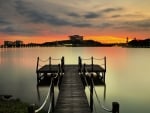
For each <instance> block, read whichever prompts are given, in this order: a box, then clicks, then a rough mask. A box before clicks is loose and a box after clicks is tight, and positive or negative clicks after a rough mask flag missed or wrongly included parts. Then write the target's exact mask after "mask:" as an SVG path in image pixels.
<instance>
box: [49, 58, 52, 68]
mask: <svg viewBox="0 0 150 113" xmlns="http://www.w3.org/2000/svg"><path fill="white" fill-rule="evenodd" d="M51 59H52V58H51V57H49V68H50V67H51V63H52V62H51Z"/></svg>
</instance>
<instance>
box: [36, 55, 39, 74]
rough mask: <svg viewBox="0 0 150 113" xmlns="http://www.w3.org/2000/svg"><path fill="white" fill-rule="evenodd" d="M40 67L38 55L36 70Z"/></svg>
mask: <svg viewBox="0 0 150 113" xmlns="http://www.w3.org/2000/svg"><path fill="white" fill-rule="evenodd" d="M38 68H39V57H37V65H36V72H37V71H38Z"/></svg>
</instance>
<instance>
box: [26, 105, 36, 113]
mask: <svg viewBox="0 0 150 113" xmlns="http://www.w3.org/2000/svg"><path fill="white" fill-rule="evenodd" d="M28 113H35V105H34V104H32V105H30V106H29V107H28Z"/></svg>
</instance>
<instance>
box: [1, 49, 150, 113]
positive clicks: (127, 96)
mask: <svg viewBox="0 0 150 113" xmlns="http://www.w3.org/2000/svg"><path fill="white" fill-rule="evenodd" d="M149 51H150V49H144V48H141V49H138V48H134V49H133V48H115V47H113V48H84V47H83V48H78V47H77V48H66V47H64V48H63V47H62V48H55V47H54V48H16V49H15V48H7V49H0V93H1V94H10V95H13V96H15V97H17V98H20V99H21V100H22V101H25V102H27V103H31V104H32V103H39V102H38V99H37V98H39V97H38V93H37V90H36V82H37V80H36V73H35V68H36V58H37V57H38V56H39V57H40V58H41V59H47V58H48V57H49V56H52V57H53V58H59V57H61V56H64V57H65V60H66V61H65V62H66V64H77V63H78V59H77V58H78V56H82V57H83V58H90V57H91V56H95V57H96V58H102V57H103V56H107V72H106V84H107V94H106V88H105V87H104V86H96V90H97V93H98V96H99V97H100V98H101V100H105V103H106V105H108V106H109V107H111V103H112V102H113V101H119V102H120V104H121V109H120V112H121V113H142V112H146V113H148V112H149V111H150V108H149V106H148V105H150V100H149V95H150V89H149V87H148V86H149V85H150V69H149V67H150V63H149V62H150V52H149ZM8 84H9V85H8ZM85 90H87V88H86V89H85ZM39 92H40V99H41V102H42V100H43V98H44V97H45V95H46V93H47V88H46V87H45V88H44V87H40V88H39ZM87 92H88V91H87ZM106 96H107V98H106ZM94 99H95V97H94ZM97 108H99V106H98V105H97ZM135 108H136V109H135ZM103 113H104V112H103Z"/></svg>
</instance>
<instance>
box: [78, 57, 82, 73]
mask: <svg viewBox="0 0 150 113" xmlns="http://www.w3.org/2000/svg"><path fill="white" fill-rule="evenodd" d="M78 63H79V69H78V71H79V72H81V66H82V61H81V57H80V56H79V57H78Z"/></svg>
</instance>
